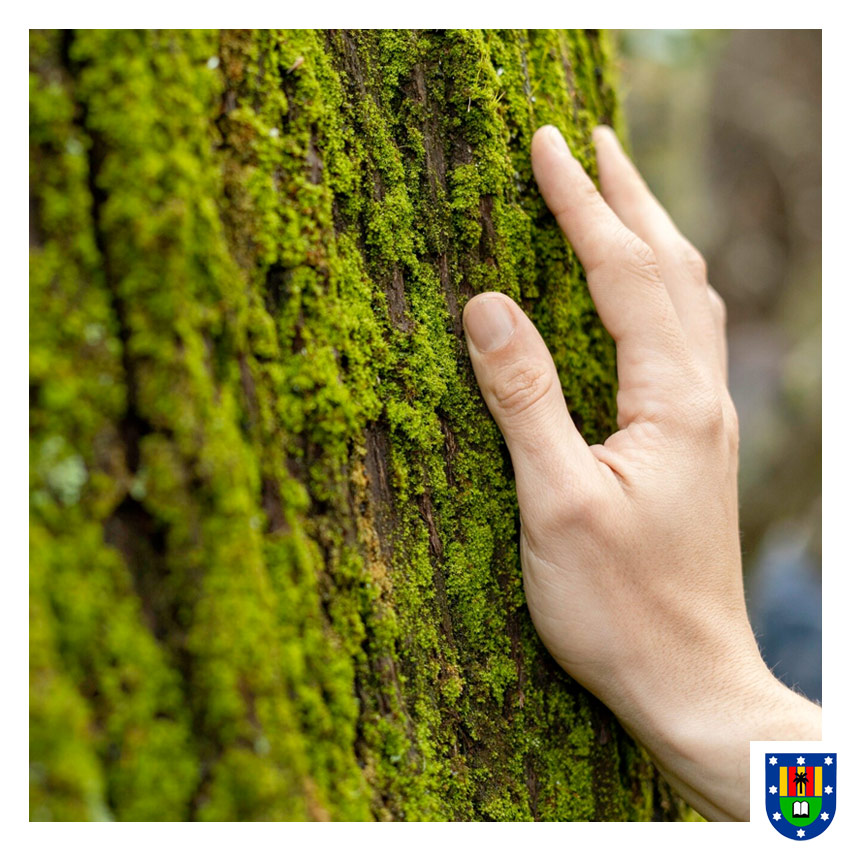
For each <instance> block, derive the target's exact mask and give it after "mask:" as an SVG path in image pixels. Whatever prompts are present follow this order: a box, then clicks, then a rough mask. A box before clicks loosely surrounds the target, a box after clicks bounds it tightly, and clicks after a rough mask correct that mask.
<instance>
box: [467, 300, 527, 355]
mask: <svg viewBox="0 0 850 850" xmlns="http://www.w3.org/2000/svg"><path fill="white" fill-rule="evenodd" d="M463 324H464V327H465V328H466V333H467V335H468V336H469V338H470V339H471V340H472V344H473V345H474V346H475V347H476V348H477V349H478V350H479V351H495V350H496V349H497V348H501V347H502V346H503V345H504V344H505V343H506V342H507V341H508V340H509V339H510V337H511V334H512V333H513V332H514V328H515V327H516V325H515V324H514V317H513V315H512V313H511V310H510V308H509V307H508V305H507V304H506V303H505V302H504V301H503V300H502V299H501V298H475V299H473V300H472V301H470V302H469V304H467V305H466V308H465V309H464V311H463Z"/></svg>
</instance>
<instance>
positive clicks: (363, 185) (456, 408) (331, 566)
mask: <svg viewBox="0 0 850 850" xmlns="http://www.w3.org/2000/svg"><path fill="white" fill-rule="evenodd" d="M610 68H611V60H610V58H609V56H608V52H607V47H606V39H605V37H604V35H600V34H597V33H595V32H525V31H510V32H479V31H460V32H439V33H413V32H408V31H372V32H351V31H336V32H315V31H306V32H295V31H271V32H221V33H218V32H210V33H207V32H156V33H151V32H138V31H134V32H97V31H94V32H92V31H85V32H78V33H68V32H64V33H53V32H37V33H33V34H32V35H31V77H30V81H31V82H30V85H31V88H30V103H31V125H30V136H31V151H32V155H31V188H32V203H31V222H32V227H31V234H32V235H31V276H30V302H31V317H30V346H31V350H30V369H31V400H32V407H31V420H30V421H31V435H32V439H31V484H32V488H31V499H32V525H31V532H30V540H31V565H30V568H31V578H30V587H31V602H30V605H31V613H30V629H31V631H30V657H31V693H30V705H31V744H30V749H31V762H32V766H31V816H32V817H33V818H36V819H43V818H53V819H77V818H84V819H88V818H116V819H183V818H196V819H230V818H241V819H300V818H313V819H327V818H333V819H368V818H379V819H473V818H475V819H524V818H538V819H566V820H583V819H602V820H619V819H648V818H651V817H678V816H680V815H681V810H680V808H679V804H678V803H676V802H675V801H674V800H672V798H671V797H670V796H669V794H667V792H666V791H665V790H664V786H663V785H662V784H661V783H660V781H659V780H658V778H657V776H656V774H655V772H654V769H653V768H652V767H651V765H650V764H649V763H648V761H647V760H646V758H645V756H643V755H642V754H641V753H640V752H639V751H638V750H637V749H636V748H635V746H634V745H633V744H632V743H631V742H630V741H629V739H628V738H627V737H626V736H625V734H624V733H623V732H622V731H621V729H620V728H619V726H618V725H617V723H616V722H615V721H614V720H613V719H612V717H611V716H610V715H609V714H608V712H607V711H606V710H605V709H604V708H603V707H602V706H600V705H599V704H598V703H597V702H596V701H595V700H593V699H592V698H591V697H589V696H588V695H587V694H586V693H585V692H583V691H582V690H581V689H580V688H578V687H577V686H576V685H575V684H574V683H573V682H571V681H570V679H569V678H568V677H567V676H566V675H565V674H563V673H562V672H561V671H560V670H559V669H557V668H556V666H555V665H554V664H553V663H552V662H551V661H550V659H549V657H548V656H547V653H546V652H545V650H544V649H543V647H542V646H541V644H540V643H539V641H538V640H537V638H536V636H535V633H534V629H533V627H532V625H531V622H530V620H529V617H528V614H527V611H526V609H525V607H524V603H523V594H522V585H521V576H520V569H519V562H518V554H517V530H518V513H517V507H516V500H515V493H514V487H513V482H512V475H511V468H510V462H509V459H508V457H507V455H506V452H505V449H504V446H503V443H502V441H501V439H500V437H499V433H498V430H497V428H496V426H495V425H494V423H493V421H492V420H491V419H490V417H489V416H488V414H487V412H486V409H485V407H484V405H483V402H482V400H481V398H480V395H479V393H478V391H477V388H476V385H475V381H474V378H473V376H472V373H471V370H470V365H469V360H468V358H467V355H466V351H465V347H464V345H463V341H462V335H461V324H460V311H461V309H462V306H463V304H464V302H465V301H466V300H467V299H468V298H469V297H470V296H471V295H472V294H474V293H476V292H480V291H482V290H485V289H497V290H500V291H502V292H506V293H508V294H510V295H511V296H512V297H514V298H516V299H517V300H518V301H519V302H520V303H522V304H523V305H524V306H525V308H526V309H527V310H528V311H529V313H530V314H531V315H532V316H533V318H534V319H535V321H536V322H537V323H538V325H539V327H540V328H541V330H542V332H543V334H544V336H545V337H546V339H547V341H548V342H549V344H550V346H551V348H552V351H553V354H554V356H555V361H556V363H557V365H558V368H559V370H560V373H561V377H562V380H563V385H564V392H565V394H566V395H567V397H568V400H569V403H570V408H571V410H572V411H573V413H574V415H575V417H576V419H577V421H578V423H579V425H580V427H581V428H582V430H583V432H584V433H585V435H586V436H587V437H589V438H591V439H594V440H595V439H600V438H603V437H604V436H605V435H606V433H608V432H609V431H610V430H611V428H612V423H613V420H614V392H615V378H614V353H613V348H612V344H611V341H610V339H609V338H608V337H607V336H606V334H605V333H604V332H603V330H602V329H601V326H600V325H599V322H598V320H597V318H596V315H595V313H594V310H593V307H592V304H591V302H590V300H589V298H588V295H587V292H586V289H585V285H584V281H583V279H582V273H581V270H580V268H579V266H578V265H577V263H576V261H575V259H574V257H573V255H572V253H571V251H570V249H569V248H568V247H567V246H566V245H565V243H564V241H563V238H562V237H561V235H560V233H559V232H558V229H557V227H556V225H555V223H554V222H553V220H552V218H551V216H550V215H549V214H548V213H547V212H546V210H545V207H544V205H543V203H542V201H541V199H540V198H539V196H538V193H537V192H536V190H535V187H534V182H533V178H532V176H531V168H530V163H529V156H528V150H529V143H530V140H531V135H532V132H533V131H534V129H535V128H536V127H537V126H539V125H540V124H542V123H554V124H556V125H558V126H559V127H560V128H561V129H562V130H563V131H564V132H565V134H566V136H567V137H568V138H569V139H570V141H571V144H572V146H573V149H574V150H575V151H576V152H577V154H578V156H579V157H580V158H582V159H583V161H584V162H585V163H586V164H587V165H588V166H589V167H590V168H591V169H592V167H593V163H592V161H591V159H590V156H591V154H590V141H589V131H590V129H591V128H592V127H593V126H594V125H595V124H596V123H597V122H599V121H608V122H611V121H613V122H615V123H616V122H617V121H618V117H617V113H616V100H615V97H614V94H613V92H612V88H611V82H610Z"/></svg>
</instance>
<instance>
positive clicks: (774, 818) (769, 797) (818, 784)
mask: <svg viewBox="0 0 850 850" xmlns="http://www.w3.org/2000/svg"><path fill="white" fill-rule="evenodd" d="M835 775H836V754H835V753H767V754H766V755H765V765H764V777H765V802H766V806H767V816H768V818H769V820H770V822H771V823H772V824H773V826H774V828H775V829H776V830H777V831H778V832H781V833H782V834H783V835H784V836H785V837H786V838H793V839H794V840H795V841H806V840H807V839H809V838H815V837H816V836H818V835H820V834H821V833H822V832H823V831H824V830H825V829H826V828H827V827H828V826H829V825H830V824H831V823H832V819H833V818H834V817H835Z"/></svg>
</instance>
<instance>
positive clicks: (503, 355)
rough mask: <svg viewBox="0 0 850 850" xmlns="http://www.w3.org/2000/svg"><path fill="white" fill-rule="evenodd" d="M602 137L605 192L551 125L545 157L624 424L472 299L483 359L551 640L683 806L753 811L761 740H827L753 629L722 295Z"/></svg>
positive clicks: (487, 300) (541, 346) (476, 354)
mask: <svg viewBox="0 0 850 850" xmlns="http://www.w3.org/2000/svg"><path fill="white" fill-rule="evenodd" d="M594 140H595V143H596V149H597V160H598V166H599V176H600V184H601V189H602V194H601V195H600V194H599V192H597V190H596V188H595V187H594V185H593V183H592V182H591V180H590V179H589V178H588V177H587V175H586V174H585V173H584V170H583V169H582V167H581V165H580V164H579V163H578V162H577V161H576V160H575V159H574V158H573V156H572V155H571V154H570V152H569V149H568V147H567V145H566V142H565V141H564V139H563V137H562V136H561V134H560V133H559V132H558V131H557V130H556V129H555V128H554V127H543V128H541V129H540V130H538V131H537V133H536V134H535V136H534V139H533V141H532V147H531V156H532V165H533V168H534V174H535V177H536V179H537V183H538V185H539V187H540V190H541V192H542V194H543V197H544V198H545V200H546V203H547V204H548V206H549V208H550V209H551V210H552V212H553V213H554V214H555V217H556V218H557V220H558V223H559V224H560V226H561V228H562V230H563V231H564V234H565V235H566V237H567V238H568V239H569V241H570V243H571V244H572V246H573V248H574V250H575V252H576V254H577V255H578V257H579V259H580V260H581V262H582V264H583V265H584V268H585V271H586V273H587V281H588V287H589V289H590V293H591V295H592V297H593V300H594V302H595V304H596V307H597V310H598V312H599V315H600V317H601V319H602V321H603V323H604V324H605V327H606V328H607V329H608V331H609V332H610V333H611V335H612V337H613V338H614V340H615V342H616V346H617V372H618V379H619V392H618V395H617V407H618V419H617V424H618V426H619V428H620V430H619V431H617V433H615V434H613V435H612V436H611V437H609V438H608V439H607V440H606V441H605V443H604V445H594V446H588V445H587V444H586V443H585V442H584V440H583V439H582V437H581V435H580V434H579V433H578V431H577V430H576V428H575V425H574V424H573V422H572V420H571V418H570V415H569V412H568V411H567V406H566V403H565V401H564V396H563V393H562V390H561V386H560V382H559V380H558V375H557V372H556V370H555V365H554V363H553V361H552V357H551V355H550V354H549V351H548V350H547V348H546V345H545V343H544V342H543V339H542V338H541V336H540V334H539V333H538V332H537V330H536V329H535V328H534V326H533V325H532V323H531V322H530V320H529V319H528V318H527V317H526V316H525V314H524V313H523V312H522V310H521V309H520V308H519V307H518V306H517V305H516V304H515V303H514V302H513V301H511V299H509V298H508V297H506V296H504V295H501V294H498V293H484V294H482V295H478V296H476V297H475V298H473V299H472V300H471V301H470V302H469V303H468V304H467V305H466V308H465V309H464V314H463V319H464V327H465V330H466V335H467V340H468V345H469V352H470V357H471V359H472V365H473V368H474V369H475V375H476V378H477V379H478V383H479V385H480V387H481V392H482V394H483V396H484V399H485V401H486V402H487V405H488V407H489V408H490V411H491V413H492V414H493V417H494V419H495V420H496V422H497V423H498V425H499V427H500V429H501V431H502V434H503V435H504V437H505V440H506V442H507V445H508V448H509V450H510V453H511V459H512V462H513V466H514V473H515V476H516V487H517V498H518V501H519V507H520V515H521V521H522V534H521V541H520V545H521V557H522V569H523V583H524V587H525V593H526V598H527V601H528V607H529V610H530V612H531V617H532V620H533V621H534V625H535V627H536V628H537V631H538V634H539V635H540V637H541V639H542V640H543V643H544V644H545V645H546V647H547V648H548V650H549V651H550V652H551V653H552V655H553V656H554V657H555V659H556V660H557V661H558V663H559V664H560V665H561V666H562V667H563V668H564V669H565V670H566V671H567V672H568V673H569V674H570V675H571V676H573V677H574V678H575V679H576V680H577V681H578V682H580V683H581V684H582V685H584V686H585V687H586V688H588V689H589V690H590V691H592V692H593V693H594V694H596V695H597V696H598V697H599V698H600V699H602V700H603V701H604V702H605V703H607V704H608V706H609V707H610V708H611V709H612V710H613V711H614V712H615V713H616V714H617V715H618V717H619V718H620V720H621V722H622V723H623V725H624V726H625V728H626V729H627V730H628V731H629V732H630V733H631V734H632V735H633V737H635V738H636V739H637V740H638V741H640V742H641V743H642V744H643V745H644V746H645V747H646V748H647V750H648V751H649V753H650V755H652V757H653V758H654V759H655V761H656V763H657V764H658V765H659V767H660V769H661V770H662V772H664V773H665V775H666V776H667V778H668V779H669V780H670V781H671V783H672V784H673V785H674V787H675V788H676V789H677V790H678V791H679V792H680V793H681V794H682V796H684V797H685V799H687V800H688V801H689V802H690V803H691V804H692V805H694V806H695V807H696V808H697V809H698V810H699V811H701V812H702V813H703V814H705V815H706V816H708V817H711V818H715V819H734V818H741V819H743V818H746V817H747V812H748V809H749V786H748V772H749V745H748V744H749V741H750V740H755V739H761V740H781V739H783V738H784V739H795V738H796V739H806V738H819V737H820V709H819V708H818V707H817V706H814V705H812V704H810V703H808V702H807V701H806V700H804V699H803V698H802V697H799V696H798V695H796V694H793V693H792V692H791V691H789V690H788V689H787V688H785V687H784V686H783V685H781V684H780V683H779V682H778V681H777V680H776V679H775V678H774V677H773V676H772V674H771V673H770V671H769V670H768V669H767V668H766V666H765V664H764V663H763V661H762V659H761V656H760V654H759V650H758V647H757V645H756V642H755V638H754V637H753V633H752V629H751V628H750V624H749V621H748V619H747V613H746V607H745V603H744V592H743V583H742V576H741V554H740V544H739V537H738V534H739V532H738V504H737V464H738V425H737V418H736V415H735V409H734V406H733V404H732V400H731V398H730V396H729V392H728V390H727V387H726V342H725V327H724V326H725V318H724V308H723V303H722V301H721V299H720V298H719V296H718V295H717V293H716V292H715V291H714V290H713V289H712V288H711V287H710V286H709V284H708V280H707V276H706V269H705V264H704V262H703V260H702V258H701V257H700V255H699V254H698V253H697V251H696V250H695V249H694V248H693V247H692V246H691V245H690V244H689V243H688V242H687V241H686V240H685V238H684V237H683V236H682V235H681V234H680V233H679V231H678V230H677V229H676V227H675V226H674V225H673V223H672V221H671V220H670V218H669V217H668V215H667V214H666V212H665V211H664V210H663V208H662V207H661V206H660V204H659V203H658V201H657V200H656V199H655V198H654V197H653V196H652V194H651V193H650V192H649V190H648V188H647V187H646V185H645V184H644V182H643V180H642V179H641V178H640V176H639V175H638V173H637V171H636V170H635V169H634V166H633V165H632V164H631V163H630V162H629V160H628V159H627V158H626V156H625V154H624V153H623V151H622V149H621V148H620V146H619V143H618V142H617V140H616V137H615V135H614V134H613V132H612V131H611V130H609V129H608V128H603V127H600V128H597V130H596V131H595V133H594Z"/></svg>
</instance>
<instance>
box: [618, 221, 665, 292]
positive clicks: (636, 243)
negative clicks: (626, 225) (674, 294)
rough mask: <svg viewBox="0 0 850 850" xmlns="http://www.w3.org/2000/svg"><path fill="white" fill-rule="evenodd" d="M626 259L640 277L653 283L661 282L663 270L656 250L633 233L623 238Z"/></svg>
mask: <svg viewBox="0 0 850 850" xmlns="http://www.w3.org/2000/svg"><path fill="white" fill-rule="evenodd" d="M623 242H624V244H623V248H624V251H625V255H626V261H627V262H628V264H629V266H630V267H631V270H632V272H633V273H634V274H635V275H636V276H637V277H639V278H641V279H643V280H646V281H649V282H651V283H655V284H660V283H661V271H660V269H659V267H658V258H657V257H656V256H655V252H654V251H653V250H652V248H650V247H649V245H647V244H646V242H644V241H643V239H640V238H639V237H637V236H635V235H634V234H633V233H626V235H625V237H624V240H623Z"/></svg>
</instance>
